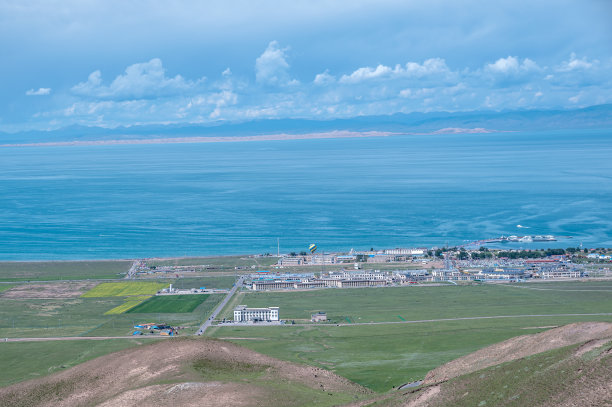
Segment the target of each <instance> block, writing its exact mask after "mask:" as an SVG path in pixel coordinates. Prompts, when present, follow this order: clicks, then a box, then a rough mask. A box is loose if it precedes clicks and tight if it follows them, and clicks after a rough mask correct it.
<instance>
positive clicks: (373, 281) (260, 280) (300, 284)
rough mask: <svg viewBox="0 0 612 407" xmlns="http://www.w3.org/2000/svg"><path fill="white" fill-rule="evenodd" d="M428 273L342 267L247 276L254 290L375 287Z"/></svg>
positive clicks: (399, 282) (418, 277) (412, 279)
mask: <svg viewBox="0 0 612 407" xmlns="http://www.w3.org/2000/svg"><path fill="white" fill-rule="evenodd" d="M428 276H429V273H428V272H427V271H426V270H405V271H378V270H359V271H352V270H342V271H330V272H328V273H322V274H320V275H319V276H315V274H314V273H307V274H294V273H271V272H269V271H260V272H258V273H256V274H252V275H251V276H250V277H251V278H250V286H251V289H253V290H254V291H264V290H290V289H311V288H347V287H377V286H385V285H392V284H404V283H408V282H416V281H424V280H426V279H427V278H428Z"/></svg>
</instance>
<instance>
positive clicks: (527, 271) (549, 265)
mask: <svg viewBox="0 0 612 407" xmlns="http://www.w3.org/2000/svg"><path fill="white" fill-rule="evenodd" d="M458 266H459V267H454V266H452V265H451V266H449V265H448V264H447V267H446V268H444V269H439V270H433V271H432V272H431V279H432V281H448V280H451V281H452V280H455V281H478V280H502V281H503V280H508V281H523V280H527V279H555V278H581V277H587V276H588V273H587V272H585V271H584V267H583V266H581V265H579V264H574V263H571V262H569V261H567V259H565V258H563V257H557V258H548V259H526V260H525V259H517V260H509V261H497V262H496V263H494V262H491V261H488V262H482V261H470V262H461V263H459V264H458Z"/></svg>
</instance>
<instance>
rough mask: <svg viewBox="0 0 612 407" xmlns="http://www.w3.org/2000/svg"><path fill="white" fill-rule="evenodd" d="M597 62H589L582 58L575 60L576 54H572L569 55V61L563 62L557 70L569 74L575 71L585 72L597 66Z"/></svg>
mask: <svg viewBox="0 0 612 407" xmlns="http://www.w3.org/2000/svg"><path fill="white" fill-rule="evenodd" d="M598 63H599V61H598V60H594V61H593V62H589V61H588V60H587V58H586V57H582V58H581V59H578V58H576V54H575V53H574V52H572V53H571V54H570V59H569V60H568V61H563V62H562V63H561V65H560V66H559V67H558V68H557V70H558V71H559V72H569V71H575V70H586V69H589V68H592V67H593V65H596V64H598Z"/></svg>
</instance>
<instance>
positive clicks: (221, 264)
mask: <svg viewBox="0 0 612 407" xmlns="http://www.w3.org/2000/svg"><path fill="white" fill-rule="evenodd" d="M277 261H278V258H277V257H248V256H220V257H185V258H179V259H167V260H149V261H147V264H148V265H149V266H197V265H207V266H210V267H211V269H210V270H209V271H211V272H214V271H228V270H234V269H235V267H247V268H248V269H249V270H250V267H251V266H255V268H256V269H261V268H267V267H270V266H271V265H272V264H276V262H277Z"/></svg>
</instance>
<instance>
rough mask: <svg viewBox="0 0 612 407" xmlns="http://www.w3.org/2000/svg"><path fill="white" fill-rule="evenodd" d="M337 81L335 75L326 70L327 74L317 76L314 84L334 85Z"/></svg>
mask: <svg viewBox="0 0 612 407" xmlns="http://www.w3.org/2000/svg"><path fill="white" fill-rule="evenodd" d="M335 81H336V78H335V77H334V76H333V75H330V74H329V72H328V71H327V70H325V72H322V73H320V74H317V75H316V76H315V78H314V81H313V83H314V84H315V85H329V84H331V83H334V82H335Z"/></svg>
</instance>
